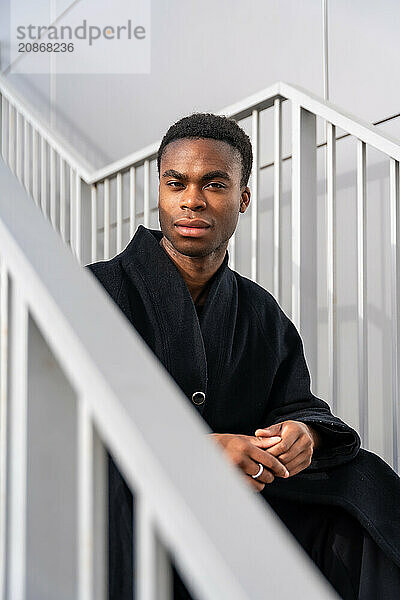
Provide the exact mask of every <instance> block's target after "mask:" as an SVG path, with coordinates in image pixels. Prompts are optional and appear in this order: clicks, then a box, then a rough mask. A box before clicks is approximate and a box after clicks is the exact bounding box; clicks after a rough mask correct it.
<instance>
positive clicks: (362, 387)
mask: <svg viewBox="0 0 400 600" xmlns="http://www.w3.org/2000/svg"><path fill="white" fill-rule="evenodd" d="M366 203H367V190H366V144H365V143H364V142H362V141H361V140H357V254H358V302H357V304H358V398H359V422H360V434H361V438H362V442H363V445H364V446H365V447H368V345H367V344H368V338H367V314H366V307H367V304H366V300H367V245H366V242H367V239H366V235H367V234H366Z"/></svg>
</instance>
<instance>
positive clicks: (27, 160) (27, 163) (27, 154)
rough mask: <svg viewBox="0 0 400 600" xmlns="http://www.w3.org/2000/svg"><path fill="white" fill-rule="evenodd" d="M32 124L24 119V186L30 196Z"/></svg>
mask: <svg viewBox="0 0 400 600" xmlns="http://www.w3.org/2000/svg"><path fill="white" fill-rule="evenodd" d="M30 131H31V127H30V124H29V123H28V121H27V120H26V119H24V185H25V189H26V191H27V192H28V194H31V140H30Z"/></svg>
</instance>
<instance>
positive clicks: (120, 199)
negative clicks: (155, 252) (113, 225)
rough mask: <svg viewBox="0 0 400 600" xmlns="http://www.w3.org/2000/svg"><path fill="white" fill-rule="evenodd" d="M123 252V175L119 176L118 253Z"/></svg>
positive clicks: (119, 174)
mask: <svg viewBox="0 0 400 600" xmlns="http://www.w3.org/2000/svg"><path fill="white" fill-rule="evenodd" d="M121 250H122V174H121V173H118V174H117V253H119V252H121Z"/></svg>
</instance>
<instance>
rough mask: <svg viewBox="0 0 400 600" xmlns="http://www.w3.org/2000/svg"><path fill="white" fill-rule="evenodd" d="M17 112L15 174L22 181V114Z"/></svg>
mask: <svg viewBox="0 0 400 600" xmlns="http://www.w3.org/2000/svg"><path fill="white" fill-rule="evenodd" d="M15 113H16V114H15V124H16V128H15V154H16V164H15V174H16V176H17V179H19V181H22V140H21V134H22V127H21V120H22V115H21V114H20V113H19V112H18V111H17V110H15Z"/></svg>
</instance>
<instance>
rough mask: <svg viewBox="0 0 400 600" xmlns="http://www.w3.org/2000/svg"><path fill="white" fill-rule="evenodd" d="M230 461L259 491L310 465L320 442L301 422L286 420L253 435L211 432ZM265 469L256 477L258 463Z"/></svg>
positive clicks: (310, 429)
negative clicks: (274, 481) (276, 479)
mask: <svg viewBox="0 0 400 600" xmlns="http://www.w3.org/2000/svg"><path fill="white" fill-rule="evenodd" d="M210 435H211V437H212V438H214V440H215V441H216V442H217V443H218V444H219V445H221V446H222V448H223V449H224V452H226V454H227V455H228V458H229V459H230V461H231V462H232V463H233V464H235V465H236V466H237V467H238V468H239V469H240V470H241V471H242V472H243V473H244V474H245V476H246V480H247V481H248V483H249V484H250V485H251V486H252V487H253V488H254V489H255V490H256V491H258V492H261V490H263V489H264V487H265V485H266V484H267V483H271V482H272V481H273V480H274V479H275V477H283V478H287V477H291V476H293V475H296V473H299V472H300V471H302V470H303V469H305V468H307V467H308V466H309V465H310V463H311V458H312V455H313V451H314V449H315V448H317V447H318V445H319V443H320V439H319V435H318V433H317V432H316V431H315V430H314V429H313V428H312V427H311V426H310V425H306V424H305V423H302V422H301V421H283V422H282V423H277V424H276V425H271V426H270V427H266V428H265V429H257V430H256V431H255V432H254V436H252V435H240V434H231V433H212V434H210ZM258 463H260V464H261V465H263V467H264V470H263V472H262V473H261V475H260V476H259V477H258V478H257V479H253V478H252V475H256V473H257V472H258V471H259V464H258Z"/></svg>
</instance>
